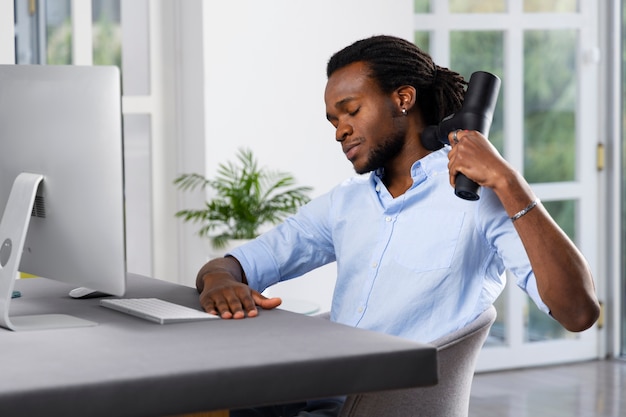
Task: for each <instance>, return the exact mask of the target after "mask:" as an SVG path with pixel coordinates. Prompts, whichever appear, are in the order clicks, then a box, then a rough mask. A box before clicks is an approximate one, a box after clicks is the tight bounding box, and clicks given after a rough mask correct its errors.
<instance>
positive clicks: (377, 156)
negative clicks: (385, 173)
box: [354, 130, 406, 174]
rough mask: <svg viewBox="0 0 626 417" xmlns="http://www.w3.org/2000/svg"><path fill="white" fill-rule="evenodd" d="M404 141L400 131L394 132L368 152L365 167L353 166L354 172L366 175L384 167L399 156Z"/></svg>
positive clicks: (403, 134)
mask: <svg viewBox="0 0 626 417" xmlns="http://www.w3.org/2000/svg"><path fill="white" fill-rule="evenodd" d="M405 141H406V137H405V132H403V131H400V130H398V131H396V132H395V133H394V134H393V135H392V136H389V137H387V139H385V140H384V141H382V142H381V143H379V144H378V146H376V147H375V148H374V149H372V150H371V151H370V153H369V155H368V157H367V161H366V162H365V165H363V166H362V167H361V168H359V167H356V166H355V167H354V170H355V171H356V173H357V174H366V173H368V172H371V171H374V170H376V169H378V168H382V167H384V166H385V165H386V164H387V163H388V162H389V161H390V160H391V159H393V158H395V157H396V156H398V155H399V154H400V152H401V151H402V148H403V147H404V143H405Z"/></svg>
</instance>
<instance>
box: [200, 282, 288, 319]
mask: <svg viewBox="0 0 626 417" xmlns="http://www.w3.org/2000/svg"><path fill="white" fill-rule="evenodd" d="M281 302H282V300H281V299H280V298H267V297H265V296H263V295H262V294H260V293H259V292H257V291H254V290H253V289H251V288H250V287H248V286H247V285H245V284H240V285H236V286H229V287H225V288H218V289H215V288H214V289H211V290H206V291H204V292H203V293H202V294H201V295H200V303H201V304H202V307H203V308H204V310H205V311H206V312H208V313H211V314H215V315H219V316H220V317H221V318H223V319H243V318H245V317H256V316H257V315H258V314H259V312H258V309H257V305H258V306H260V307H261V308H263V309H273V308H276V307H278V306H279V305H280V304H281Z"/></svg>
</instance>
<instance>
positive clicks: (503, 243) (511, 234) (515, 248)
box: [477, 189, 550, 314]
mask: <svg viewBox="0 0 626 417" xmlns="http://www.w3.org/2000/svg"><path fill="white" fill-rule="evenodd" d="M480 201H481V204H479V205H478V207H477V210H479V213H477V218H479V219H480V221H479V223H480V224H481V227H482V228H483V230H484V233H485V236H486V239H487V240H488V242H489V244H490V245H493V246H494V247H495V249H496V251H497V253H498V256H499V257H500V259H502V263H503V265H504V267H505V268H506V269H507V270H508V271H509V272H511V273H512V274H513V275H514V276H515V283H516V284H517V286H518V287H519V288H521V289H522V290H523V291H524V292H526V294H528V296H529V297H530V298H531V299H532V300H533V302H534V303H535V305H536V306H537V307H538V308H539V309H540V310H541V311H543V312H544V313H548V314H549V313H550V309H549V308H548V306H546V304H545V303H544V302H543V300H542V299H541V296H540V295H539V290H538V289H537V280H536V278H535V274H534V272H533V270H532V267H531V265H530V260H529V259H528V255H527V254H526V249H524V245H523V243H522V241H521V239H520V237H519V234H518V233H517V231H516V230H515V227H514V226H513V222H511V220H510V219H509V217H508V216H507V214H506V211H505V210H504V207H503V206H502V204H501V203H500V200H499V199H498V197H497V196H496V195H495V193H493V191H492V190H490V189H484V190H482V194H481V199H480Z"/></svg>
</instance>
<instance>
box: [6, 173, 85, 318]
mask: <svg viewBox="0 0 626 417" xmlns="http://www.w3.org/2000/svg"><path fill="white" fill-rule="evenodd" d="M42 180H43V176H42V175H39V174H30V173H21V174H20V175H18V176H17V178H16V179H15V182H14V183H13V187H12V188H11V193H10V195H9V201H7V204H6V207H5V209H4V214H3V216H2V220H1V221H0V326H1V327H4V328H6V329H9V330H40V329H57V328H66V327H85V326H95V325H96V323H94V322H92V321H88V320H83V319H81V318H78V317H73V316H68V315H65V314H40V315H29V316H14V317H9V303H10V301H11V298H12V295H13V286H14V284H15V279H16V277H17V274H18V268H19V265H20V260H21V258H22V251H23V250H24V243H25V241H26V232H27V231H28V225H29V223H30V217H31V213H32V210H33V204H34V201H35V195H36V194H37V188H38V187H39V184H40V183H41V181H42Z"/></svg>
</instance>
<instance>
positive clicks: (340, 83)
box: [324, 62, 406, 174]
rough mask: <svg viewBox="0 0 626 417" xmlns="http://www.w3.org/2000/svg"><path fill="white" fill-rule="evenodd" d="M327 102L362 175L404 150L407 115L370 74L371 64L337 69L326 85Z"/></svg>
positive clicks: (328, 111)
mask: <svg viewBox="0 0 626 417" xmlns="http://www.w3.org/2000/svg"><path fill="white" fill-rule="evenodd" d="M324 101H325V102H326V117H327V119H328V121H330V122H331V123H332V125H333V126H335V129H336V133H335V139H336V140H337V141H338V142H339V143H341V146H342V149H343V152H344V153H345V154H346V157H347V158H348V160H349V161H350V162H352V165H353V166H354V170H355V171H356V172H357V173H358V174H363V173H366V172H369V171H373V170H375V169H377V168H380V167H384V166H385V165H386V164H387V163H389V162H390V161H391V160H392V159H393V158H394V157H396V156H397V155H398V154H399V153H400V152H401V150H402V148H403V146H404V142H405V136H406V123H405V122H404V120H405V118H404V117H403V116H402V113H400V111H399V109H398V107H397V105H396V104H395V103H394V101H393V100H392V99H391V96H390V95H389V94H384V93H383V92H382V91H381V90H380V88H379V87H378V84H377V83H376V81H375V80H374V79H373V78H371V77H370V76H369V75H368V68H367V64H365V63H363V62H355V63H353V64H350V65H348V66H346V67H343V68H341V69H339V70H337V71H335V72H334V73H333V74H332V75H331V76H330V78H329V79H328V82H327V84H326V92H325V94H324Z"/></svg>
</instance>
